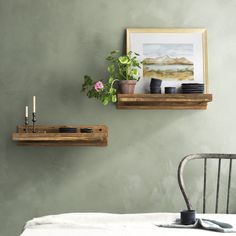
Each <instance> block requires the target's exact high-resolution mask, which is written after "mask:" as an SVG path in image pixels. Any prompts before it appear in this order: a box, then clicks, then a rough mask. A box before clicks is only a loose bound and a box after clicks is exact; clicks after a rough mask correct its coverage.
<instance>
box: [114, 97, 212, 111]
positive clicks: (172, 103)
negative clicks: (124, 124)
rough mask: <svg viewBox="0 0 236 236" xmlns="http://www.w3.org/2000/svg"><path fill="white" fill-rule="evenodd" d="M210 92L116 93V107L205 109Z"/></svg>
mask: <svg viewBox="0 0 236 236" xmlns="http://www.w3.org/2000/svg"><path fill="white" fill-rule="evenodd" d="M211 101H212V94H118V102H117V108H118V109H166V110H205V109H207V104H208V102H211Z"/></svg>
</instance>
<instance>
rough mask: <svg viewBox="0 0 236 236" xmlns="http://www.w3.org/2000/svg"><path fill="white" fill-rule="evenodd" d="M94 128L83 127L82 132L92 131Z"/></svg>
mask: <svg viewBox="0 0 236 236" xmlns="http://www.w3.org/2000/svg"><path fill="white" fill-rule="evenodd" d="M92 132H93V129H92V128H81V129H80V133H92Z"/></svg>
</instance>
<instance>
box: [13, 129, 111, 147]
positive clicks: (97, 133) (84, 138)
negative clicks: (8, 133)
mask: <svg viewBox="0 0 236 236" xmlns="http://www.w3.org/2000/svg"><path fill="white" fill-rule="evenodd" d="M60 127H67V126H63V125H56V126H47V125H36V126H35V131H36V133H33V132H32V131H33V127H32V126H31V125H30V126H28V128H27V127H26V126H25V125H19V126H18V127H17V133H13V134H12V140H13V141H17V142H18V144H19V145H28V146H107V139H108V128H107V126H106V125H81V126H69V127H74V128H77V133H59V128H60ZM80 128H92V129H93V132H92V133H81V132H80Z"/></svg>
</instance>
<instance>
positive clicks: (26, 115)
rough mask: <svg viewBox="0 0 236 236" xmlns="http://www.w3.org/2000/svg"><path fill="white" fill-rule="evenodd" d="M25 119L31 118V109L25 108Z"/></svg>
mask: <svg viewBox="0 0 236 236" xmlns="http://www.w3.org/2000/svg"><path fill="white" fill-rule="evenodd" d="M25 117H26V118H28V117H29V107H28V106H25Z"/></svg>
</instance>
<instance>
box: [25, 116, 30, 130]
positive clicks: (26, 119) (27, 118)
mask: <svg viewBox="0 0 236 236" xmlns="http://www.w3.org/2000/svg"><path fill="white" fill-rule="evenodd" d="M25 132H26V133H28V132H29V117H26V116H25Z"/></svg>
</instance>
